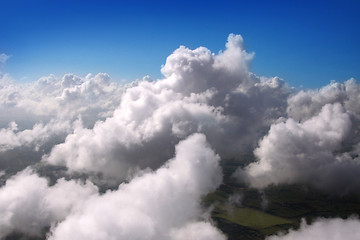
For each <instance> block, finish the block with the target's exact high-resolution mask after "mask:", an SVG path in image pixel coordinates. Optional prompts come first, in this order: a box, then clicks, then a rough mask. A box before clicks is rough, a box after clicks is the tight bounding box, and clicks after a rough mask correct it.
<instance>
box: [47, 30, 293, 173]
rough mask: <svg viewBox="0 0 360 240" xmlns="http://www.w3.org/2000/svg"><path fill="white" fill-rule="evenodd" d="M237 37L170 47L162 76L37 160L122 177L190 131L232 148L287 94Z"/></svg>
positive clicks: (159, 159) (162, 155)
mask: <svg viewBox="0 0 360 240" xmlns="http://www.w3.org/2000/svg"><path fill="white" fill-rule="evenodd" d="M242 41H243V40H242V38H241V37H240V36H238V35H237V36H236V35H230V36H229V39H228V43H227V44H226V47H227V48H226V50H225V51H224V52H220V53H219V54H218V55H215V54H212V53H211V52H210V51H209V50H208V49H206V48H204V47H200V48H197V49H195V50H190V49H188V48H185V47H180V48H179V49H177V50H175V51H174V53H173V54H172V55H170V56H169V57H168V59H167V61H166V64H165V65H164V67H163V68H162V73H163V74H164V76H165V78H164V79H161V80H158V81H155V82H148V81H141V82H139V83H138V85H137V86H135V87H132V88H127V89H126V91H125V93H124V94H123V95H122V99H121V103H120V106H119V107H118V108H117V109H116V110H115V112H114V114H113V116H112V117H109V118H107V119H106V120H105V121H102V122H97V123H96V124H95V126H94V128H93V129H87V128H83V127H79V128H77V129H75V131H74V133H73V134H71V135H69V136H68V137H67V139H66V141H65V142H64V143H63V144H59V145H57V146H55V147H54V148H53V149H52V151H51V153H50V154H49V155H48V156H46V157H45V158H44V161H46V162H48V163H51V164H58V165H65V166H66V167H68V168H69V169H70V170H71V171H84V172H89V171H90V172H91V171H100V172H102V173H104V174H105V175H107V176H110V177H117V178H120V179H121V178H126V176H127V175H128V174H127V173H128V171H129V170H131V169H132V168H137V167H140V168H146V167H151V168H157V167H159V166H160V165H161V164H162V163H164V161H165V160H166V159H168V158H169V157H171V156H172V154H173V152H174V147H173V146H174V143H176V142H178V141H179V140H180V139H184V138H185V137H186V136H189V135H190V134H192V133H196V132H201V133H204V134H205V135H206V136H207V139H208V141H209V142H210V143H211V145H212V146H213V147H214V148H215V149H216V151H217V152H218V153H219V154H220V155H221V156H222V157H223V158H234V157H236V156H238V155H239V154H240V153H241V152H244V151H245V150H246V149H247V148H249V147H251V146H252V145H253V144H254V143H255V142H256V139H257V138H258V137H259V136H260V135H261V134H262V131H263V130H264V129H266V128H267V126H268V125H269V124H271V123H272V121H274V119H277V118H278V117H279V116H282V114H284V113H285V109H286V96H287V95H288V94H289V89H288V88H287V86H286V85H285V84H284V83H283V82H282V81H281V80H280V79H278V78H272V79H266V78H259V77H257V76H255V75H253V74H251V73H250V72H249V71H248V64H249V61H250V60H251V58H252V56H253V54H248V53H246V51H245V50H244V49H243V46H242V44H243V42H242ZM239 146H241V147H239ZM153 149H161V151H154V150H153Z"/></svg>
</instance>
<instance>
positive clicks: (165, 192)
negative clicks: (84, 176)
mask: <svg viewBox="0 0 360 240" xmlns="http://www.w3.org/2000/svg"><path fill="white" fill-rule="evenodd" d="M219 160H220V158H219V156H217V155H216V154H215V153H214V151H213V150H212V149H211V148H210V147H209V146H208V144H207V143H206V139H205V136H204V135H201V134H195V135H192V136H190V137H189V138H187V139H186V140H184V141H182V142H180V143H179V144H178V145H177V146H176V156H175V157H174V158H173V159H171V160H169V162H167V164H166V165H165V166H163V167H161V168H159V169H158V170H157V171H155V172H152V171H150V172H145V173H142V174H141V175H138V176H136V177H135V178H133V179H132V180H131V182H130V183H128V184H125V183H124V184H121V185H120V186H119V187H118V189H117V190H114V191H108V192H106V193H105V194H103V195H99V194H98V189H97V187H95V186H94V185H93V184H92V183H91V182H86V183H85V184H82V183H79V182H75V181H73V180H70V181H65V180H64V179H60V180H59V181H58V182H57V183H56V184H55V185H53V186H48V184H47V181H46V179H44V178H41V177H39V176H38V175H36V174H35V173H33V172H31V170H29V169H27V170H24V171H22V172H20V173H18V174H17V175H16V176H14V177H12V178H10V179H9V180H7V182H6V184H5V186H3V187H2V188H0V206H1V207H0V219H1V220H0V233H1V235H0V238H2V237H5V236H6V235H7V234H9V233H11V232H12V231H13V230H16V231H19V232H22V233H25V234H29V235H35V236H36V235H39V234H40V232H41V230H42V229H43V228H44V227H49V226H52V228H51V234H50V235H49V239H71V238H76V239H115V238H116V239H117V238H124V239H142V238H143V237H144V236H146V237H147V239H181V238H182V237H183V236H188V237H187V239H199V238H200V239H217V240H221V239H225V237H224V236H223V234H222V233H221V232H220V231H219V230H217V229H216V228H215V227H213V226H212V225H211V223H210V222H208V221H207V220H206V219H201V216H202V215H203V210H202V209H201V207H200V198H201V196H203V195H205V194H207V193H209V192H211V191H214V190H215V189H216V188H217V187H218V186H219V184H220V183H221V180H222V173H221V169H220V166H219Z"/></svg>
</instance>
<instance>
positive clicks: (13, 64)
mask: <svg viewBox="0 0 360 240" xmlns="http://www.w3.org/2000/svg"><path fill="white" fill-rule="evenodd" d="M314 2H315V1H314ZM314 2H313V1H250V0H249V1H226V0H223V1H170V0H168V1H135V0H133V1H108V0H101V1H100V0H88V1H75V0H74V1H69V0H47V1H45V0H0V8H1V9H2V10H1V14H0V54H1V53H5V54H7V55H11V58H10V59H9V60H8V61H7V63H6V65H5V66H3V67H2V70H1V71H3V72H8V73H10V74H11V75H12V76H13V77H14V78H15V79H17V80H18V81H33V80H36V79H37V78H38V77H40V76H44V75H48V74H51V73H53V74H55V75H59V76H60V75H62V74H64V73H68V72H72V73H75V74H78V75H85V74H87V73H89V72H91V73H97V72H107V73H109V74H110V75H111V76H112V77H113V79H115V80H116V79H118V80H121V79H127V80H134V79H136V78H141V77H142V76H144V75H146V74H150V75H151V76H153V77H154V78H159V77H161V73H160V67H161V65H162V64H164V63H165V60H166V57H167V56H168V55H169V54H170V53H171V52H172V51H173V50H175V49H176V48H177V47H179V45H185V46H187V47H190V48H196V47H198V46H205V47H208V48H209V49H210V50H211V51H213V52H218V51H219V50H221V49H224V44H225V41H226V38H227V36H228V34H229V33H236V34H241V35H242V36H243V37H244V39H245V44H246V47H247V49H248V51H254V52H255V53H256V55H255V59H254V61H253V64H252V71H253V72H254V73H256V74H258V75H264V76H279V77H282V78H284V79H285V80H286V81H287V82H289V83H290V84H291V85H293V86H304V87H305V88H309V87H320V86H323V85H325V84H327V83H329V82H330V80H337V81H344V80H347V79H348V78H350V77H355V78H356V79H357V80H358V81H359V80H360V1H358V0H353V1H350V0H344V1H316V3H314Z"/></svg>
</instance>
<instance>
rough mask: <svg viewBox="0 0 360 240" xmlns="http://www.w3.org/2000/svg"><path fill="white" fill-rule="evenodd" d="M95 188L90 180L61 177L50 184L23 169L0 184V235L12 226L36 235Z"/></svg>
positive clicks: (77, 204) (73, 207)
mask: <svg viewBox="0 0 360 240" xmlns="http://www.w3.org/2000/svg"><path fill="white" fill-rule="evenodd" d="M96 192H97V188H96V187H95V186H94V185H93V184H92V183H90V182H87V183H86V184H80V183H77V182H75V181H73V180H71V181H65V180H64V179H60V180H59V181H58V182H57V183H56V184H55V185H54V186H52V187H49V186H48V183H47V180H46V179H44V178H41V177H39V176H38V175H37V174H35V173H33V172H32V171H31V170H29V169H26V170H24V171H22V172H20V173H18V174H17V175H15V176H13V177H12V178H10V179H8V180H7V182H6V184H5V186H3V187H2V188H0V239H1V238H4V237H6V236H7V235H8V234H9V233H11V232H12V231H14V230H16V231H18V232H22V233H25V234H29V235H35V236H39V235H40V233H41V230H42V229H43V228H44V227H47V226H50V225H51V224H52V223H55V222H57V221H60V220H63V219H64V218H65V217H66V215H67V214H69V213H70V212H71V211H72V210H73V209H75V208H76V207H77V206H81V204H82V203H83V202H84V201H85V200H86V199H88V197H89V196H91V195H93V194H95V193H96Z"/></svg>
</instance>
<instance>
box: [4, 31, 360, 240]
mask: <svg viewBox="0 0 360 240" xmlns="http://www.w3.org/2000/svg"><path fill="white" fill-rule="evenodd" d="M253 56H254V54H253V53H248V52H246V50H245V49H244V46H243V39H242V37H241V36H240V35H234V34H230V35H229V37H228V41H227V43H226V49H225V50H224V51H221V52H219V53H218V54H214V53H212V52H211V51H210V50H208V49H207V48H205V47H199V48H197V49H193V50H192V49H189V48H186V47H184V46H181V47H179V48H178V49H176V50H175V51H174V52H173V53H172V54H171V55H170V56H169V57H168V58H167V61H166V64H165V65H164V66H163V67H162V69H161V71H162V73H163V75H164V77H163V78H162V79H159V80H156V81H150V80H149V79H148V78H146V77H145V78H144V79H143V80H139V81H135V82H133V83H130V84H128V85H126V86H121V85H119V84H118V83H116V82H113V81H111V79H110V77H109V76H108V75H107V74H105V73H99V74H97V75H91V74H89V75H87V76H85V77H79V76H76V75H74V74H66V75H64V76H63V77H62V78H57V77H55V76H53V75H50V76H48V77H43V78H40V79H39V80H37V81H36V82H34V83H27V84H18V83H15V82H14V81H13V80H12V79H11V77H10V76H9V75H7V74H3V73H1V72H0V112H1V115H0V134H1V139H0V178H1V182H5V181H3V179H4V178H5V177H7V176H9V175H11V174H12V173H14V172H17V171H20V172H19V173H17V174H16V175H14V176H13V177H11V178H10V179H8V180H7V181H6V183H5V185H4V186H2V187H1V188H0V238H4V237H5V236H7V235H8V234H10V233H11V232H13V231H18V232H22V233H25V234H30V235H39V234H40V232H41V231H42V229H44V228H48V227H51V230H50V233H49V235H48V238H50V239H56V240H57V239H69V238H76V239H85V238H86V239H114V238H124V239H143V237H144V236H147V237H148V239H174V240H177V239H184V238H186V239H225V237H224V236H223V234H222V233H221V232H219V230H217V229H216V228H215V227H214V226H213V225H212V224H211V223H210V222H209V221H207V220H206V219H205V220H204V218H202V217H201V216H202V214H203V210H202V209H201V208H200V199H201V196H202V195H204V194H207V193H209V192H211V191H213V190H215V189H216V188H217V187H218V186H219V184H220V182H221V170H220V167H219V159H220V158H222V159H224V160H226V159H236V160H238V161H241V160H242V158H241V156H242V154H243V153H248V152H249V151H251V152H252V151H254V153H255V156H256V158H257V161H256V162H253V163H250V164H249V165H248V166H247V167H245V168H239V169H238V170H237V172H236V174H235V176H236V177H238V178H239V179H240V180H241V181H246V182H247V183H249V184H250V185H251V186H253V187H256V188H264V187H266V186H268V185H269V184H284V183H285V184H286V183H305V184H310V185H313V186H316V187H318V188H320V189H324V190H327V191H330V192H332V193H340V194H346V193H349V192H356V193H358V191H359V190H360V183H358V182H359V181H357V177H358V176H359V173H360V167H359V165H360V158H359V155H360V133H359V131H360V86H359V84H357V83H356V81H355V80H354V79H350V80H349V81H347V82H345V83H344V84H340V83H335V82H333V83H331V84H329V85H328V86H326V87H324V88H322V89H319V90H307V91H296V90H294V89H293V88H291V87H289V86H288V85H287V84H286V83H285V82H284V81H283V80H281V79H280V78H278V77H273V78H265V77H259V76H256V75H255V74H253V73H251V72H250V70H249V65H250V62H251V60H252V58H253ZM1 59H4V60H1ZM6 59H7V55H0V62H1V61H2V62H5V61H6ZM185 139H186V140H185ZM205 139H206V140H207V141H206V140H205ZM179 142H180V143H179ZM207 142H208V143H209V145H211V147H210V146H209V145H208V143H207ZM178 143H179V144H178ZM176 144H178V145H176ZM212 149H213V150H212ZM216 153H217V154H219V155H217V154H216ZM174 156H175V157H174ZM173 157H174V158H173ZM168 159H171V160H170V161H168ZM41 160H42V163H41V164H37V163H38V162H40V161H41ZM19 162H22V163H21V164H19ZM34 163H36V164H37V165H36V166H37V167H39V166H43V165H42V164H51V165H56V166H61V167H62V168H64V167H65V168H66V169H67V170H68V171H69V173H78V172H80V173H84V175H82V176H85V177H88V176H89V175H87V174H92V173H100V174H99V175H98V176H101V178H103V179H102V180H104V181H105V182H110V181H113V180H114V179H115V180H116V181H115V182H123V180H125V179H126V180H129V179H130V178H131V177H132V176H133V175H134V172H135V173H137V174H138V175H136V177H134V178H133V179H132V180H131V181H130V182H129V183H127V184H125V183H122V184H121V185H119V187H118V189H117V190H112V191H110V190H108V191H107V192H106V193H104V194H99V192H98V189H97V187H95V186H94V184H93V183H91V182H86V183H85V184H82V183H80V182H77V181H74V180H69V181H65V180H64V179H58V181H57V183H56V184H55V185H53V186H49V185H48V183H47V180H46V179H44V178H42V177H39V176H38V175H37V174H36V173H34V172H32V171H30V170H28V169H26V170H23V168H25V167H26V166H28V165H32V164H34ZM11 164H12V168H11V169H12V170H11V171H9V169H8V168H7V165H11ZM21 170H23V171H21ZM139 171H140V172H139ZM68 177H74V176H72V175H68ZM69 193H70V194H69ZM334 221H335V220H334ZM336 221H338V220H336ZM318 225H321V224H320V223H315V225H314V226H318ZM346 226H347V225H346ZM312 228H313V227H311V226H310V227H308V226H305V225H304V226H303V227H302V228H301V231H304V232H306V231H308V230H307V229H312ZM314 228H315V227H314ZM309 231H310V230H309ZM290 234H293V233H292V232H291V233H290ZM294 236H295V235H294ZM274 238H275V237H274Z"/></svg>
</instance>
